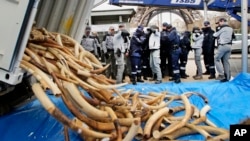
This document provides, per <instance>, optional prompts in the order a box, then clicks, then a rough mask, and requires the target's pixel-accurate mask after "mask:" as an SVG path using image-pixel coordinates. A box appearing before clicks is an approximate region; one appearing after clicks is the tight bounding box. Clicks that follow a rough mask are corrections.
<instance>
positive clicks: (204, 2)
mask: <svg viewBox="0 0 250 141" xmlns="http://www.w3.org/2000/svg"><path fill="white" fill-rule="evenodd" d="M207 2H208V1H207V0H204V1H203V5H204V21H207Z"/></svg>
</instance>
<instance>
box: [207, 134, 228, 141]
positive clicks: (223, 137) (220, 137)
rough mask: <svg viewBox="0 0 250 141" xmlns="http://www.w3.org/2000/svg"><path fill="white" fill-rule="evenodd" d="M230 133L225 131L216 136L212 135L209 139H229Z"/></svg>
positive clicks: (209, 140)
mask: <svg viewBox="0 0 250 141" xmlns="http://www.w3.org/2000/svg"><path fill="white" fill-rule="evenodd" d="M229 136H230V135H229V133H225V134H221V135H218V136H215V137H212V138H210V139H208V140H207V141H225V140H228V139H229Z"/></svg>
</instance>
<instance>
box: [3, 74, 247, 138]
mask: <svg viewBox="0 0 250 141" xmlns="http://www.w3.org/2000/svg"><path fill="white" fill-rule="evenodd" d="M124 88H126V89H134V90H136V91H139V92H141V93H144V94H147V93H148V92H152V91H154V92H162V91H169V92H172V93H177V94H182V93H184V92H189V91H193V92H199V93H201V94H203V95H204V96H206V97H207V98H208V100H209V105H210V106H211V110H210V111H209V112H208V118H209V119H210V120H211V121H212V122H214V123H215V124H216V125H217V126H218V127H221V128H225V129H228V130H229V127H230V125H232V124H237V123H239V122H241V121H242V120H243V119H245V118H247V117H250V104H249V100H250V74H248V73H240V74H238V75H237V76H236V77H235V78H234V79H233V80H232V81H229V82H226V83H221V82H219V81H217V80H209V81H202V82H201V81H199V82H197V81H194V82H182V83H180V84H175V83H173V82H165V83H162V84H152V83H139V84H137V85H126V86H125V87H124ZM49 98H50V99H51V100H52V101H53V102H54V104H55V105H56V106H57V107H58V108H59V109H60V110H61V111H62V112H63V113H64V114H66V115H67V116H68V117H70V118H73V116H72V114H71V113H70V112H69V111H68V109H67V108H66V106H65V105H64V103H63V102H62V100H61V98H58V97H55V96H53V95H49ZM189 100H190V102H191V103H192V104H194V105H196V106H198V108H201V107H202V106H204V102H203V101H202V99H201V98H200V97H198V96H191V97H190V98H189ZM69 136H70V140H71V141H80V140H81V138H80V137H79V136H78V135H77V133H76V132H74V131H71V130H69ZM181 139H185V140H191V139H192V140H203V137H202V136H199V135H190V136H186V137H182V138H181ZM0 140H1V141H17V140H18V141H33V140H37V141H45V140H46V141H63V140H64V134H63V125H62V124H61V123H59V122H58V121H57V120H55V119H54V118H53V117H52V116H51V115H50V114H49V113H48V112H47V111H46V110H45V109H44V108H43V107H42V105H41V104H40V102H39V101H38V100H37V99H36V100H33V101H31V102H29V103H27V104H25V105H23V106H21V107H19V108H17V109H15V110H14V111H13V112H11V113H9V114H7V115H4V116H1V117H0Z"/></svg>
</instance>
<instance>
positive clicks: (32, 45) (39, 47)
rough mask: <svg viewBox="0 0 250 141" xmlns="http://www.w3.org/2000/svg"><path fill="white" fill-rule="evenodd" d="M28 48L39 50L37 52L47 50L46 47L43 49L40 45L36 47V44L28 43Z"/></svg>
mask: <svg viewBox="0 0 250 141" xmlns="http://www.w3.org/2000/svg"><path fill="white" fill-rule="evenodd" d="M28 47H32V48H36V49H39V50H44V51H45V50H47V47H44V46H40V45H37V44H34V43H28Z"/></svg>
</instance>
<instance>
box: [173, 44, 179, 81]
mask: <svg viewBox="0 0 250 141" xmlns="http://www.w3.org/2000/svg"><path fill="white" fill-rule="evenodd" d="M180 54H181V48H180V47H179V48H177V49H172V50H171V59H172V69H173V77H174V79H175V80H177V79H180V65H179V59H180Z"/></svg>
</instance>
